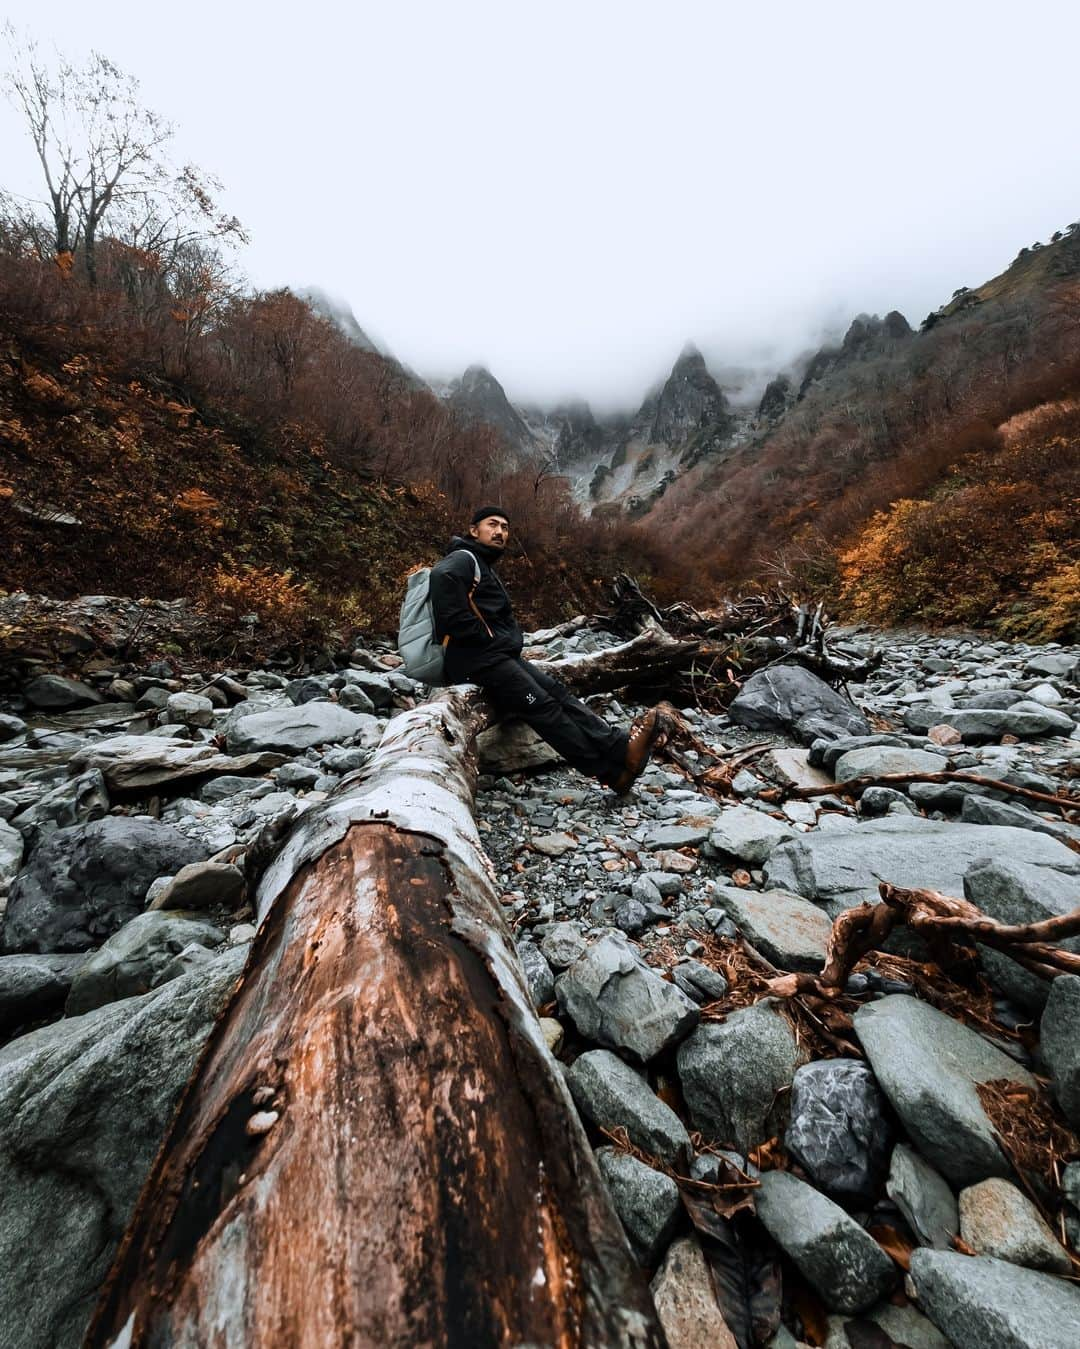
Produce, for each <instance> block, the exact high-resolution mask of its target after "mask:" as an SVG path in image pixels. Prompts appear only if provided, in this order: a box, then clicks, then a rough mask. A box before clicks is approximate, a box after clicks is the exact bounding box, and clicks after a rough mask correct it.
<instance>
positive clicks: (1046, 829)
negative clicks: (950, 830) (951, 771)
mask: <svg viewBox="0 0 1080 1349" xmlns="http://www.w3.org/2000/svg"><path fill="white" fill-rule="evenodd" d="M960 818H961V820H964V821H965V822H967V823H968V824H1005V825H1012V826H1013V827H1014V828H1016V829H1033V830H1034V831H1035V833H1037V834H1049V835H1050V837H1051V838H1056V839H1060V840H1061V842H1062V843H1068V842H1073V843H1080V828H1077V826H1076V825H1074V824H1067V823H1066V822H1065V821H1064V820H1046V819H1043V817H1042V816H1041V815H1036V814H1035V812H1034V811H1033V810H1028V809H1027V807H1026V806H1019V805H1016V804H1014V803H1013V802H1012V801H994V800H991V799H990V798H989V797H986V796H968V797H966V798H965V799H964V803H963V806H962V808H961V811H960Z"/></svg>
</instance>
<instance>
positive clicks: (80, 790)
mask: <svg viewBox="0 0 1080 1349" xmlns="http://www.w3.org/2000/svg"><path fill="white" fill-rule="evenodd" d="M108 813H109V792H108V788H107V787H106V786H105V779H104V777H103V776H102V775H101V773H100V772H99V771H98V769H96V768H90V769H87V771H86V772H85V773H79V774H78V775H77V776H75V777H73V778H68V779H67V781H65V782H61V783H60V784H59V785H58V786H56V787H54V788H53V789H52V790H51V791H49V792H46V793H45V795H44V796H43V797H41V798H40V799H39V800H37V801H35V802H34V804H33V805H32V806H29V807H27V809H26V810H24V811H21V812H20V813H19V814H18V815H16V816H15V817H14V819H13V820H12V824H14V826H15V828H16V829H18V830H19V832H20V833H21V834H22V836H23V837H24V838H25V839H26V842H27V845H28V846H29V847H31V848H34V847H36V846H37V844H38V843H39V842H40V840H41V838H42V837H43V836H44V835H45V834H50V833H52V831H53V830H54V829H70V828H71V827H72V826H73V825H76V824H84V823H86V822H87V821H89V820H100V819H102V818H103V817H104V816H105V815H107V814H108Z"/></svg>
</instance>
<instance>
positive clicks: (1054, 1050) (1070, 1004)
mask: <svg viewBox="0 0 1080 1349" xmlns="http://www.w3.org/2000/svg"><path fill="white" fill-rule="evenodd" d="M1039 1032H1040V1036H1041V1042H1040V1043H1041V1049H1042V1056H1043V1060H1044V1061H1045V1063H1046V1066H1047V1067H1048V1068H1049V1070H1050V1074H1051V1076H1052V1077H1053V1081H1054V1095H1055V1096H1056V1097H1057V1100H1058V1104H1059V1105H1060V1106H1061V1110H1062V1113H1063V1114H1064V1116H1065V1118H1066V1119H1067V1120H1068V1121H1069V1123H1070V1124H1071V1125H1072V1126H1073V1128H1074V1129H1075V1128H1078V1127H1080V977H1078V976H1077V975H1075V974H1059V975H1058V977H1057V978H1056V979H1055V980H1054V981H1053V982H1052V983H1051V985H1050V995H1049V997H1048V998H1047V1001H1046V1009H1045V1010H1044V1012H1043V1014H1042V1022H1041V1023H1040V1027H1039Z"/></svg>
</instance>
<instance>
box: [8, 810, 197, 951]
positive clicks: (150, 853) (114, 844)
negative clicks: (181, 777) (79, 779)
mask: <svg viewBox="0 0 1080 1349" xmlns="http://www.w3.org/2000/svg"><path fill="white" fill-rule="evenodd" d="M205 855H206V852H205V849H204V848H203V847H202V845H201V844H198V843H195V842H193V841H192V840H191V839H188V838H186V837H185V836H184V835H183V834H181V833H180V831H179V830H177V829H173V828H171V827H170V826H169V825H166V824H161V823H159V821H157V820H151V819H147V818H146V817H145V816H139V815H135V816H123V815H107V816H106V817H105V818H104V819H103V820H92V821H91V822H90V823H89V824H82V825H76V826H75V827H74V828H72V829H57V830H56V831H55V832H54V833H52V834H49V835H48V836H47V837H46V838H45V839H44V840H43V841H42V842H41V843H40V844H39V845H38V846H37V848H35V849H34V852H33V853H32V854H31V857H30V861H29V862H28V864H27V865H26V866H25V867H24V868H23V870H22V871H21V872H20V873H19V876H18V877H17V878H16V880H15V883H14V884H13V885H12V887H11V894H10V897H9V899H8V907H7V912H6V913H5V914H4V917H3V929H2V933H0V945H2V949H3V950H4V951H7V952H15V951H39V952H53V951H86V950H88V949H89V948H90V947H91V946H95V945H97V944H98V943H99V942H102V941H104V940H105V939H106V938H107V937H110V936H112V934H113V933H114V932H116V931H117V930H118V929H119V928H120V927H122V926H123V925H124V923H126V922H127V921H128V920H129V919H130V918H134V917H135V915H136V914H137V913H140V912H141V910H142V907H143V900H144V898H145V896H146V892H147V890H148V889H149V887H150V882H151V881H152V880H154V879H155V878H156V877H158V876H169V875H175V874H176V872H178V871H179V870H180V868H181V867H183V866H187V865H188V863H189V862H198V861H201V860H202V859H203V858H204V857H205Z"/></svg>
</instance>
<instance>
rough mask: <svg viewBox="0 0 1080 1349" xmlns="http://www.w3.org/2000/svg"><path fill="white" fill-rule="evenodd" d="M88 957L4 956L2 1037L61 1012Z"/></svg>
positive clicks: (1, 971) (0, 967) (0, 989)
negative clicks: (72, 985)
mask: <svg viewBox="0 0 1080 1349" xmlns="http://www.w3.org/2000/svg"><path fill="white" fill-rule="evenodd" d="M85 959H86V957H85V956H81V955H76V956H0V1034H6V1033H7V1032H9V1031H11V1030H13V1029H14V1028H15V1027H16V1026H20V1025H23V1024H25V1023H26V1022H27V1021H38V1020H40V1019H41V1018H42V1017H46V1016H51V1015H52V1014H53V1013H54V1012H60V1011H61V1010H62V1009H63V1006H64V1003H65V1001H66V1000H67V995H68V991H69V990H70V988H71V981H72V980H73V979H74V978H75V972H76V971H77V970H78V968H79V966H80V965H81V964H82V962H83V961H84V960H85Z"/></svg>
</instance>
